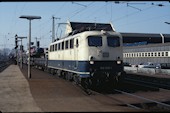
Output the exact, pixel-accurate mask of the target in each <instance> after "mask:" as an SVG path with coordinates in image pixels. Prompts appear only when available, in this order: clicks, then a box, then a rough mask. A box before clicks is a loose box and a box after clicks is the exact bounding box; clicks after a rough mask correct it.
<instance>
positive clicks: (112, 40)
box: [107, 37, 120, 47]
mask: <svg viewBox="0 0 170 113" xmlns="http://www.w3.org/2000/svg"><path fill="white" fill-rule="evenodd" d="M107 44H108V46H109V47H118V46H120V41H119V37H107Z"/></svg>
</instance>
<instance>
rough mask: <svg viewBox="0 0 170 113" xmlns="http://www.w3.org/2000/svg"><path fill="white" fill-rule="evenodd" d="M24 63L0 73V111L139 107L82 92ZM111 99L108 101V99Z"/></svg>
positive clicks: (110, 109)
mask: <svg viewBox="0 0 170 113" xmlns="http://www.w3.org/2000/svg"><path fill="white" fill-rule="evenodd" d="M31 71H32V77H31V79H28V78H27V66H26V65H24V66H23V69H20V68H19V66H17V65H10V66H9V67H8V68H6V69H5V70H4V71H2V72H1V73H0V83H1V85H0V112H63V111H64V112H68V111H69V112H70V111H76V112H77V111H86V112H87V111H99V112H101V111H121V112H122V111H130V112H135V111H143V110H140V109H134V108H130V107H126V106H119V104H118V102H117V101H116V100H113V101H111V100H110V98H109V99H105V97H101V96H99V97H98V96H95V95H91V96H88V95H86V94H84V93H82V90H80V88H78V87H76V86H75V85H72V83H70V82H67V81H65V80H63V79H59V78H57V77H56V76H49V74H48V73H46V72H43V71H39V70H37V69H34V68H32V69H31ZM110 101H111V103H110Z"/></svg>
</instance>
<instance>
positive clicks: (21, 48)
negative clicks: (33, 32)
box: [18, 37, 27, 68]
mask: <svg viewBox="0 0 170 113" xmlns="http://www.w3.org/2000/svg"><path fill="white" fill-rule="evenodd" d="M18 38H20V39H21V47H20V50H21V60H20V67H21V68H22V52H23V46H22V39H23V38H27V37H18Z"/></svg>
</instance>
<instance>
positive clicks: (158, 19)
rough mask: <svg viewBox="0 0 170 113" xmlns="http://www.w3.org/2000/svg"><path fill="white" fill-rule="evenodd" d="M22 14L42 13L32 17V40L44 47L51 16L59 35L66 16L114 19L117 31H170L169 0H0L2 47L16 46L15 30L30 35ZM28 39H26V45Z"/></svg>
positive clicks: (48, 39) (79, 19) (80, 19)
mask: <svg viewBox="0 0 170 113" xmlns="http://www.w3.org/2000/svg"><path fill="white" fill-rule="evenodd" d="M21 15H33V16H41V19H40V20H32V27H31V28H32V36H31V41H32V42H35V37H37V38H38V40H39V41H40V46H41V47H48V45H49V44H50V43H51V40H52V38H51V35H52V33H51V30H52V16H55V17H59V18H61V19H55V23H56V25H55V28H56V30H55V31H56V35H58V36H59V35H60V33H63V32H64V31H63V30H64V29H65V28H64V26H60V28H58V30H57V26H58V24H57V23H63V22H64V23H65V22H67V20H70V21H75V22H97V23H109V22H112V24H113V26H114V28H115V29H116V31H118V32H135V33H165V34H170V25H168V24H166V23H164V22H170V2H168V1H163V2H161V1H160V2H159V1H153V2H152V1H149V2H147V1H143V2H142V1H140V2H135V1H131V2H127V1H125V2H123V1H120V2H119V3H115V2H114V1H109V2H104V1H103V2H97V1H94V2H93V1H87V2H77V1H75V2H71V1H70V2H57V1H56V2H0V40H1V41H0V48H4V47H7V48H10V49H12V48H14V47H15V34H17V35H18V36H28V34H29V32H28V31H29V29H28V28H29V21H28V20H26V19H20V18H19V17H20V16H21ZM27 42H28V41H27V39H23V44H24V46H25V47H24V48H25V49H26V48H27Z"/></svg>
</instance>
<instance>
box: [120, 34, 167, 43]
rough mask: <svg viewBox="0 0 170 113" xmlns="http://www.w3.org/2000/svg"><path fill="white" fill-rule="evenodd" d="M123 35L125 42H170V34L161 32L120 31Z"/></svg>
mask: <svg viewBox="0 0 170 113" xmlns="http://www.w3.org/2000/svg"><path fill="white" fill-rule="evenodd" d="M120 34H121V35H122V37H123V43H135V42H147V43H162V42H163V41H164V43H166V42H170V34H162V36H161V34H159V33H125V32H120Z"/></svg>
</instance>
